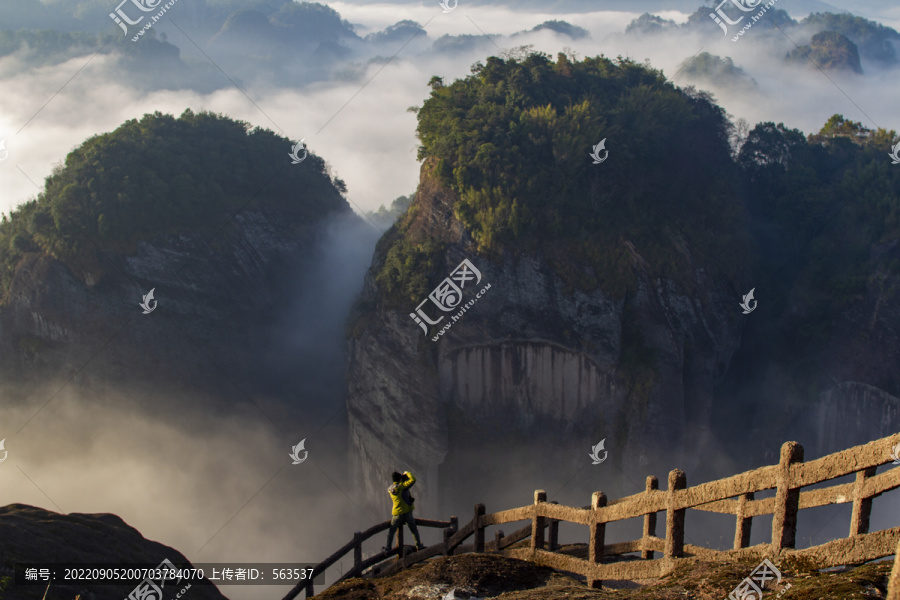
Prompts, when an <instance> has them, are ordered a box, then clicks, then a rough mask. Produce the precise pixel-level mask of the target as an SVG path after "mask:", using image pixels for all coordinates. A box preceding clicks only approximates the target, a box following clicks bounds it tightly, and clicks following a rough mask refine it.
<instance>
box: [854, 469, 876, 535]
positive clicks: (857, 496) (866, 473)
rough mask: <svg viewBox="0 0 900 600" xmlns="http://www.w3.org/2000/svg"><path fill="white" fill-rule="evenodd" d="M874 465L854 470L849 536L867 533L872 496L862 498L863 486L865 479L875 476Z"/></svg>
mask: <svg viewBox="0 0 900 600" xmlns="http://www.w3.org/2000/svg"><path fill="white" fill-rule="evenodd" d="M875 469H876V468H875V467H869V468H868V469H863V470H862V471H857V472H856V484H855V485H854V486H853V512H852V513H851V514H850V537H853V536H854V535H860V534H862V533H869V517H870V516H871V514H872V498H863V497H862V491H863V486H865V485H866V479H869V478H870V477H874V476H875Z"/></svg>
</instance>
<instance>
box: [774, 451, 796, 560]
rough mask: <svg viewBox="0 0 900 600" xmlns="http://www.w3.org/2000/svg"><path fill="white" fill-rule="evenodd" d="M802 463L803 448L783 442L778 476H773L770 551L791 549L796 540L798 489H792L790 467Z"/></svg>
mask: <svg viewBox="0 0 900 600" xmlns="http://www.w3.org/2000/svg"><path fill="white" fill-rule="evenodd" d="M800 462H803V446H801V445H800V444H798V443H797V442H785V443H784V444H782V446H781V458H780V460H779V461H778V474H777V475H776V476H775V483H776V486H777V488H776V490H775V510H774V514H773V515H772V549H773V550H775V551H776V552H777V551H779V550H781V549H783V548H793V547H794V544H795V543H796V539H797V511H798V510H799V508H800V488H797V487H792V482H791V465H793V464H796V463H800Z"/></svg>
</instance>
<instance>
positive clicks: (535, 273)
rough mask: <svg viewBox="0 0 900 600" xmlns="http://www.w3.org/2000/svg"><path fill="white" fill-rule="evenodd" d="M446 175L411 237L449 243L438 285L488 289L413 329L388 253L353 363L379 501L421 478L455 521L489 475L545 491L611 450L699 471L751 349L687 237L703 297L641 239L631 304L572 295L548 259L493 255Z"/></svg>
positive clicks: (354, 411)
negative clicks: (407, 476) (476, 274)
mask: <svg viewBox="0 0 900 600" xmlns="http://www.w3.org/2000/svg"><path fill="white" fill-rule="evenodd" d="M434 168H435V164H434V161H430V162H429V161H426V163H425V165H424V166H423V168H422V173H421V184H420V187H419V190H418V193H417V195H416V197H415V200H414V202H413V206H412V208H411V210H410V213H409V214H410V215H411V216H410V217H409V219H410V220H409V223H408V224H407V225H406V226H408V229H407V231H408V232H412V233H411V234H410V235H412V236H414V239H426V238H431V239H437V240H440V241H441V242H442V243H444V244H445V248H446V250H445V253H444V255H443V257H442V259H441V261H440V262H439V265H438V268H437V269H435V272H434V273H433V274H432V275H433V276H434V279H435V280H436V281H435V283H437V282H439V281H440V279H441V278H443V277H446V276H447V275H449V274H450V273H451V272H452V271H454V269H456V268H457V266H458V265H459V264H460V263H461V262H462V261H463V260H466V259H467V260H469V261H470V262H471V264H472V265H473V266H475V267H476V268H477V270H478V271H480V275H481V279H480V281H477V283H476V281H475V280H472V281H469V282H467V284H466V286H465V287H464V288H463V289H462V291H463V304H460V305H459V306H460V309H462V307H463V306H465V307H467V308H466V309H465V312H464V313H463V314H459V312H461V310H460V311H454V312H448V313H439V311H435V310H434V309H433V307H432V308H431V309H430V312H432V313H435V314H432V315H431V316H432V317H433V320H437V317H438V314H444V315H445V318H444V319H443V322H440V323H438V324H437V325H433V326H429V328H428V333H427V334H424V332H423V329H422V328H421V327H420V326H418V325H417V323H416V322H415V321H414V319H412V318H410V317H411V315H410V313H414V312H415V310H416V305H415V304H410V305H409V306H404V307H393V306H389V305H387V304H386V303H385V302H384V301H383V300H382V299H381V298H380V297H379V289H378V286H377V284H376V281H375V273H377V272H378V270H379V268H380V267H381V266H382V264H383V261H384V254H385V248H386V247H387V244H384V245H382V246H381V247H380V250H379V251H378V252H376V256H375V258H374V260H373V266H372V269H371V271H370V273H369V274H368V275H367V277H366V283H365V286H364V292H363V297H362V302H361V306H364V307H375V308H374V309H372V310H371V311H370V312H368V313H364V314H363V315H362V316H359V317H358V318H359V319H360V321H359V322H360V323H361V324H360V325H359V328H358V329H357V330H356V331H355V332H354V335H353V336H352V337H351V339H350V351H349V383H348V385H349V393H348V408H349V419H350V431H351V442H352V445H353V447H352V449H351V454H352V455H353V456H355V468H356V471H357V476H358V477H359V479H360V481H361V482H362V484H363V486H364V489H365V493H366V497H367V499H368V500H370V501H372V502H373V503H376V504H377V505H380V504H383V498H382V496H383V495H384V491H383V489H384V488H385V487H386V484H385V481H389V475H390V472H391V471H392V470H394V469H398V468H401V467H403V468H410V469H411V470H412V471H413V472H416V473H420V474H421V475H423V478H422V484H421V486H420V491H419V495H420V499H421V500H424V501H425V507H426V510H441V506H440V505H439V503H438V502H437V498H438V497H440V496H441V495H442V493H444V492H446V491H447V490H453V493H454V495H458V494H459V493H462V494H463V495H464V497H465V499H466V500H471V501H472V502H476V501H478V496H479V495H480V494H482V493H483V492H484V489H483V488H481V487H480V486H479V489H472V487H471V485H470V483H471V482H472V481H473V480H476V479H477V478H478V476H479V475H484V476H486V477H491V478H492V479H491V481H492V484H491V485H492V486H498V487H503V486H502V483H501V482H500V481H498V480H497V477H498V474H499V473H502V472H503V470H504V467H505V470H507V471H509V470H512V471H514V472H516V473H519V472H520V467H521V465H523V464H525V465H529V464H530V465H531V467H530V471H531V472H532V474H533V475H535V476H536V477H535V479H534V484H535V486H536V487H540V485H541V484H540V481H541V478H540V474H541V473H547V472H552V471H548V470H552V469H554V468H556V469H560V466H561V465H563V466H564V467H563V468H562V469H561V470H566V471H571V472H573V473H574V472H576V471H578V469H579V467H581V466H583V464H584V463H585V462H587V463H588V464H589V463H590V461H589V460H588V458H587V456H586V455H587V453H588V451H589V450H590V447H591V445H592V444H595V443H597V442H599V441H600V439H601V438H605V439H606V445H605V447H606V449H607V450H608V451H610V454H611V460H612V461H615V462H616V463H619V465H620V466H621V468H624V469H626V470H632V471H634V470H635V467H636V466H637V465H638V464H640V465H641V470H642V471H643V468H644V466H645V465H647V464H649V463H651V462H652V463H654V464H656V465H672V466H674V465H675V464H678V465H691V464H693V462H692V461H693V460H695V458H696V457H697V456H698V454H697V452H699V451H700V449H702V448H703V444H704V442H705V439H704V436H705V432H708V431H709V428H710V420H709V419H710V411H711V403H712V400H713V387H714V385H715V384H716V382H717V381H718V380H719V378H721V377H722V375H723V374H724V373H725V371H726V369H727V367H728V363H729V360H730V359H731V356H732V354H733V353H734V351H735V349H736V348H737V347H738V345H739V343H740V333H741V320H740V311H738V310H736V305H735V298H736V297H739V294H737V291H736V290H734V289H732V288H730V286H729V285H728V284H726V283H724V282H723V281H721V280H716V279H714V278H713V277H711V276H710V275H709V274H708V273H707V270H706V269H705V268H704V264H703V263H702V262H699V261H695V260H694V259H692V257H691V254H690V250H689V249H688V248H685V247H683V246H681V245H680V244H678V242H677V241H676V240H673V241H672V251H673V252H679V251H680V252H681V253H683V256H684V260H685V261H687V262H688V263H689V265H690V273H691V275H690V276H691V278H692V280H693V282H694V284H695V285H694V286H693V289H695V290H697V291H696V292H695V293H687V292H686V291H685V289H684V288H683V287H682V286H679V285H676V284H675V283H673V282H672V281H670V280H668V279H667V278H666V277H663V276H661V275H660V273H659V272H658V271H657V270H656V269H654V268H653V267H652V266H651V265H650V264H648V263H647V261H645V260H644V259H643V258H642V256H641V247H640V245H635V244H634V243H632V242H630V241H629V240H627V239H625V240H622V242H621V243H622V244H623V246H625V247H626V248H627V250H628V252H629V254H630V256H631V260H632V266H633V268H634V270H635V273H636V274H637V276H638V281H639V284H638V286H637V287H636V289H635V291H634V293H632V294H628V295H626V296H625V297H620V298H617V297H614V296H613V295H611V294H607V293H604V291H603V290H602V289H596V290H594V291H591V292H585V291H579V290H572V289H571V288H570V287H569V286H568V285H567V284H566V283H565V282H564V281H563V279H562V278H561V277H560V276H559V275H558V274H557V273H556V272H555V271H554V268H552V267H551V266H550V265H548V262H547V261H546V260H543V259H542V257H541V256H539V255H538V256H516V255H513V254H512V253H507V254H504V255H503V256H501V257H500V258H499V259H496V258H486V257H483V256H480V255H479V254H478V252H477V251H476V250H475V248H474V244H473V242H472V240H471V238H470V237H469V236H468V235H467V233H466V231H465V230H464V229H463V227H461V225H460V223H459V222H458V220H456V219H455V218H454V215H453V206H454V200H455V199H454V194H453V192H452V191H451V190H448V189H446V188H444V187H442V186H441V185H440V183H438V182H437V180H436V178H435V177H434ZM389 236H390V234H389ZM679 247H680V249H679ZM482 292H483V293H482ZM477 295H480V297H479V298H476V296H477ZM424 299H425V297H424V296H423V300H424ZM473 300H474V303H472V301H473ZM445 323H446V324H447V325H451V327H450V328H449V329H446V331H445V332H444V333H440V332H441V330H442V328H443V327H445ZM433 339H437V341H433ZM647 365H649V366H647ZM511 450H512V451H511ZM501 457H503V458H501ZM498 460H499V461H500V462H499V464H498V463H495V462H494V461H498ZM489 465H490V466H489ZM492 467H499V468H497V469H494V468H492ZM500 477H501V479H502V475H501V476H500ZM467 492H468V493H467Z"/></svg>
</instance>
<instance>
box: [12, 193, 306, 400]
mask: <svg viewBox="0 0 900 600" xmlns="http://www.w3.org/2000/svg"><path fill="white" fill-rule="evenodd" d="M322 227H323V222H313V223H310V224H307V225H305V226H304V227H302V228H299V229H294V230H290V231H288V230H287V229H285V228H284V227H281V226H279V216H278V214H277V213H267V212H265V211H264V210H260V209H252V210H248V211H245V212H242V213H240V214H238V215H237V216H236V218H235V219H234V220H233V222H232V223H231V224H230V225H229V226H228V229H227V230H226V231H225V232H223V234H222V235H221V236H219V239H218V240H214V241H213V243H212V244H213V245H212V247H210V246H209V245H207V243H206V241H205V240H204V238H203V237H202V236H201V235H200V234H194V233H182V234H177V235H166V236H159V237H157V238H155V239H154V240H152V241H149V242H141V243H139V244H138V246H137V251H136V252H135V253H134V254H131V255H127V254H117V253H113V252H109V251H103V252H102V253H101V255H100V260H99V264H98V265H96V266H94V267H93V268H88V269H85V270H84V271H83V272H78V273H76V272H73V269H72V268H70V267H69V266H67V265H66V264H64V263H63V262H60V261H59V260H56V259H55V258H53V257H52V256H49V255H47V254H39V253H33V254H30V255H28V256H27V257H26V258H25V259H24V260H22V261H21V262H20V264H19V265H18V267H17V269H16V274H15V278H14V280H13V281H12V284H11V286H10V291H9V295H8V300H7V303H6V305H5V306H3V307H2V308H0V376H2V378H3V381H5V382H14V383H17V384H19V385H18V386H10V387H12V389H14V390H15V391H16V392H17V393H21V394H22V395H23V396H24V395H27V393H28V392H29V390H30V389H32V388H31V386H30V385H28V384H29V383H30V384H35V385H36V384H38V383H40V382H41V381H42V380H46V379H47V378H52V377H60V378H62V380H63V381H65V380H66V379H68V378H69V377H75V383H76V384H81V385H86V386H91V385H95V384H96V385H99V384H100V383H103V384H110V385H115V384H117V383H129V384H136V383H138V382H149V383H152V382H165V384H166V385H168V386H171V387H173V388H175V389H187V390H202V391H203V392H206V393H209V394H211V395H215V396H217V397H220V398H240V397H242V396H243V395H242V392H240V391H239V390H238V389H237V387H236V386H235V384H237V386H239V387H241V388H244V389H245V390H246V391H247V392H248V393H252V392H254V391H261V390H269V389H272V388H277V386H278V384H279V381H278V379H279V377H283V376H285V374H284V373H276V372H273V368H274V367H273V368H270V366H269V365H268V363H267V359H268V358H269V357H270V355H271V354H272V353H273V352H274V351H275V349H274V347H273V345H272V344H271V342H272V335H271V330H270V329H271V326H272V323H273V322H274V320H275V318H276V316H277V314H279V310H280V307H282V306H283V305H284V303H285V301H286V295H287V294H288V293H289V290H288V289H287V288H286V286H284V285H282V283H281V282H282V280H283V279H284V277H285V275H288V274H296V272H297V270H296V263H297V261H298V260H299V259H300V257H302V256H303V254H304V253H306V252H308V251H309V250H310V248H312V247H313V245H314V244H315V242H316V239H317V237H318V236H317V233H318V231H319V229H320V228H322ZM151 289H154V290H155V291H154V299H155V301H156V303H157V304H156V308H155V309H154V310H153V311H152V312H151V313H150V314H143V310H142V308H141V307H140V306H139V303H140V302H141V301H142V298H143V296H144V295H145V294H147V293H148V292H149V291H150V290H151ZM150 306H151V307H152V306H153V303H152V302H151V303H150ZM245 386H246V387H245Z"/></svg>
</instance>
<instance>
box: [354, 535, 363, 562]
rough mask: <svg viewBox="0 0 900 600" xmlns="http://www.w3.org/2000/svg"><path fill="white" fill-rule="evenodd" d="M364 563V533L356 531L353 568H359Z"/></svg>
mask: <svg viewBox="0 0 900 600" xmlns="http://www.w3.org/2000/svg"><path fill="white" fill-rule="evenodd" d="M361 562H362V533H361V532H359V531H356V532H354V533H353V568H354V569H357V568H359V565H360V563H361Z"/></svg>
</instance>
